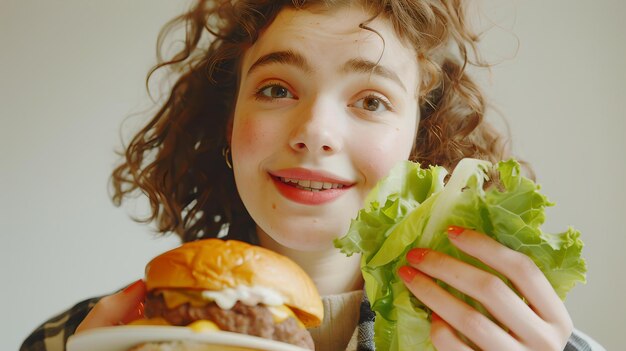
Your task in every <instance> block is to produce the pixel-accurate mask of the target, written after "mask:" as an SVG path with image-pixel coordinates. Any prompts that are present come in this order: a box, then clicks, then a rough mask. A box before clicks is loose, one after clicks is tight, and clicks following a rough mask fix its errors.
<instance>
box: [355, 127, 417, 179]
mask: <svg viewBox="0 0 626 351" xmlns="http://www.w3.org/2000/svg"><path fill="white" fill-rule="evenodd" d="M381 135H384V137H381ZM372 140H376V142H371V141H372ZM413 140H414V136H413V133H412V132H411V128H396V127H391V128H390V131H388V132H387V133H384V134H381V133H378V134H377V135H371V136H370V137H369V138H368V140H365V141H363V144H362V145H368V146H367V147H366V148H364V149H363V150H362V152H360V153H359V161H358V162H359V164H360V168H361V172H362V173H363V175H364V176H365V179H366V182H365V184H366V187H367V188H368V189H371V188H372V187H373V186H374V185H376V182H378V181H379V180H380V179H381V178H383V177H385V176H386V175H387V173H388V172H389V170H390V169H391V168H392V167H393V166H394V165H395V164H396V163H398V162H400V161H404V160H407V159H408V158H409V155H410V153H411V148H412V146H413Z"/></svg>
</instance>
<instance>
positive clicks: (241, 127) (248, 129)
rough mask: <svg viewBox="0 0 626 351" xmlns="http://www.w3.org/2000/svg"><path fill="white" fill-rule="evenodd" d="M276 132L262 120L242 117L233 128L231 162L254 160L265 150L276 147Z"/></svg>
mask: <svg viewBox="0 0 626 351" xmlns="http://www.w3.org/2000/svg"><path fill="white" fill-rule="evenodd" d="M276 134H277V130H276V127H275V126H272V125H271V124H270V123H267V122H266V121H264V119H263V118H254V117H247V118H246V117H243V118H239V119H238V120H236V123H235V125H234V126H233V138H232V150H233V161H234V162H235V163H240V161H243V160H248V159H251V158H256V156H257V155H260V154H262V153H263V152H264V150H265V149H267V148H268V147H271V146H272V145H276V142H277V141H278V140H277V139H276Z"/></svg>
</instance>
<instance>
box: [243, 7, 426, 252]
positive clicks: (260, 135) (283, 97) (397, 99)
mask: <svg viewBox="0 0 626 351" xmlns="http://www.w3.org/2000/svg"><path fill="white" fill-rule="evenodd" d="M369 17H371V16H370V15H369V14H368V13H366V12H364V11H362V10H360V9H356V8H345V9H342V10H338V11H332V12H328V13H322V12H309V11H306V10H299V11H298V10H291V9H285V10H283V11H282V12H280V13H279V15H278V16H277V17H276V19H275V21H274V22H273V23H272V24H271V25H270V26H269V27H268V28H267V29H266V30H265V31H264V32H262V33H261V35H260V37H259V39H258V41H257V42H256V43H255V44H254V45H253V46H251V47H250V48H249V49H248V50H247V51H246V52H245V55H244V57H243V61H242V66H241V81H240V89H239V93H238V97H237V105H236V108H235V113H234V120H233V127H232V135H231V148H232V157H233V170H234V174H235V181H236V184H237V188H238V190H239V194H240V196H241V198H242V200H243V202H244V204H245V206H246V208H247V210H248V211H249V212H250V214H251V215H252V218H253V219H254V220H255V222H256V223H257V225H258V227H259V229H260V230H262V231H263V232H265V233H266V234H267V235H269V236H270V237H271V238H272V239H274V240H275V241H276V242H278V243H279V244H281V245H283V246H286V247H289V248H292V249H296V250H304V251H313V250H324V249H329V248H330V247H332V239H333V238H336V237H338V236H341V235H343V234H345V233H346V231H347V229H348V228H349V225H350V220H351V219H352V218H354V217H355V216H356V214H357V212H358V210H359V209H360V208H361V207H362V206H363V202H364V199H365V197H366V196H367V194H368V192H369V191H370V190H371V188H372V187H373V186H374V185H375V184H376V182H377V181H378V180H379V179H380V178H381V177H383V176H385V175H386V173H387V172H388V171H389V169H390V168H391V167H392V166H393V165H394V164H395V163H396V162H398V161H400V160H406V159H407V158H408V156H409V153H410V151H411V147H412V145H413V140H414V136H415V130H416V126H417V122H418V119H419V115H418V113H419V112H418V111H419V110H418V104H417V98H416V97H417V95H418V94H417V91H416V89H417V87H418V67H417V62H416V55H415V52H414V50H413V49H412V48H410V47H408V46H405V45H404V44H403V43H402V42H401V41H400V40H399V39H398V38H397V37H396V35H395V32H394V31H393V28H392V27H391V24H390V23H388V22H387V21H386V20H383V19H379V18H377V19H376V20H374V21H373V22H371V23H369V24H368V26H369V27H371V28H373V29H375V30H376V31H377V32H378V33H379V34H380V36H382V38H384V45H383V39H381V37H379V36H378V35H377V34H375V33H373V32H372V31H369V30H365V29H360V28H359V24H360V23H362V22H364V21H365V20H367V19H368V18H369Z"/></svg>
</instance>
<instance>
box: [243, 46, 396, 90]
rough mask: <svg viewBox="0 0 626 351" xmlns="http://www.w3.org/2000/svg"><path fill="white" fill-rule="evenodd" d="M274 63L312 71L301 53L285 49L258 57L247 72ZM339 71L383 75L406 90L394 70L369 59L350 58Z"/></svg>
mask: <svg viewBox="0 0 626 351" xmlns="http://www.w3.org/2000/svg"><path fill="white" fill-rule="evenodd" d="M275 63H278V64H286V65H291V66H295V67H296V68H299V69H301V70H302V71H304V72H305V73H312V72H313V67H312V66H311V64H310V63H309V62H308V61H307V59H306V58H305V57H304V56H303V55H301V54H299V53H297V52H294V51H292V50H286V51H275V52H272V53H269V54H267V55H263V56H261V57H259V58H258V59H257V60H256V61H255V62H254V63H253V64H252V66H250V68H249V69H248V73H247V74H248V75H250V74H251V73H252V72H253V71H254V70H256V69H258V68H260V67H262V66H267V65H270V64H275ZM340 72H341V73H350V72H356V73H371V74H374V75H377V76H380V77H383V78H386V79H389V80H391V81H393V82H395V83H396V84H398V85H399V86H400V87H401V88H402V90H404V91H406V87H405V86H404V84H402V81H401V80H400V77H398V75H397V74H396V73H395V72H393V71H391V70H390V69H388V68H386V67H385V66H381V65H379V64H377V63H376V62H373V61H370V60H365V59H351V60H349V61H348V62H346V63H345V64H344V65H343V67H342V68H341V70H340Z"/></svg>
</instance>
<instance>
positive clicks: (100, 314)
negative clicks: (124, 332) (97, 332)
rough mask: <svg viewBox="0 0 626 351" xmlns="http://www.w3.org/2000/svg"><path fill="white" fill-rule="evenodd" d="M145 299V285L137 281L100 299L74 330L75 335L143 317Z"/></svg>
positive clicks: (141, 281)
mask: <svg viewBox="0 0 626 351" xmlns="http://www.w3.org/2000/svg"><path fill="white" fill-rule="evenodd" d="M145 298H146V284H145V283H144V282H143V280H141V279H139V280H137V281H136V282H134V283H132V284H131V285H129V286H127V287H126V288H125V289H124V290H122V291H120V292H117V293H115V294H113V295H109V296H105V297H103V298H102V299H100V301H98V303H97V304H96V305H95V306H94V307H93V309H92V310H91V312H89V314H88V315H87V316H86V317H85V319H84V320H83V321H82V323H80V325H79V326H78V328H76V333H80V332H83V331H85V330H88V329H92V328H98V327H107V326H112V325H120V324H126V323H130V322H132V321H133V320H135V319H138V318H141V317H143V301H144V300H145Z"/></svg>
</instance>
